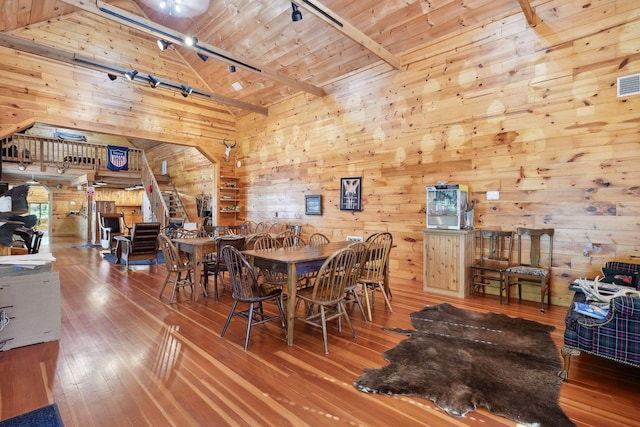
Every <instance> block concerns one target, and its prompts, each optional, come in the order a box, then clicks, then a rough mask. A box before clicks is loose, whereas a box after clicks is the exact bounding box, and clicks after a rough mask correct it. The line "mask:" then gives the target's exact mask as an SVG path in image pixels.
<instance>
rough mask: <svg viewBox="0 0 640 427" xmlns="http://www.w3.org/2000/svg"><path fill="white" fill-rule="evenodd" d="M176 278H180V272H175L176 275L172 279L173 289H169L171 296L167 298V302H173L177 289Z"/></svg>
mask: <svg viewBox="0 0 640 427" xmlns="http://www.w3.org/2000/svg"><path fill="white" fill-rule="evenodd" d="M178 280H180V273H177V274H176V277H175V278H174V279H173V289H172V290H171V298H169V304H173V299H174V298H175V296H176V290H177V289H178Z"/></svg>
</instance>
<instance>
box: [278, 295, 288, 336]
mask: <svg viewBox="0 0 640 427" xmlns="http://www.w3.org/2000/svg"><path fill="white" fill-rule="evenodd" d="M283 296H284V293H282V294H280V296H279V297H278V298H276V305H277V306H278V311H279V312H280V320H281V323H282V327H283V328H286V327H287V316H286V315H285V314H284V301H283Z"/></svg>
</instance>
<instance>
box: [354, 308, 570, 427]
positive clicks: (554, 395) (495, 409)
mask: <svg viewBox="0 0 640 427" xmlns="http://www.w3.org/2000/svg"><path fill="white" fill-rule="evenodd" d="M410 318H411V323H412V324H413V326H414V327H415V330H403V329H388V330H390V331H393V332H398V333H403V334H406V335H409V336H410V338H408V339H406V340H404V341H402V342H400V343H399V344H398V345H397V346H396V347H394V348H392V349H391V350H388V351H386V352H385V353H384V354H383V357H384V358H385V359H386V360H387V361H388V362H389V364H388V365H387V366H384V367H382V368H381V369H365V370H364V371H365V373H364V374H363V375H361V376H360V377H358V379H357V380H356V381H355V383H354V386H355V387H356V388H358V389H359V390H361V391H363V392H367V393H381V394H399V395H413V396H419V397H423V398H427V399H429V400H432V401H433V402H434V403H435V404H436V405H437V406H439V407H440V408H442V409H443V410H445V411H446V412H447V413H449V414H450V415H452V416H455V417H462V416H464V415H465V414H466V413H467V412H469V411H473V410H475V409H476V408H478V407H485V408H487V410H489V411H490V412H492V413H494V414H496V415H500V416H504V417H506V418H509V419H511V420H514V421H517V422H519V423H521V424H525V425H530V426H553V427H561V426H574V423H573V422H571V420H570V419H569V418H568V417H567V416H566V415H565V413H564V412H563V411H562V408H560V406H559V405H558V396H559V393H560V384H561V382H562V380H561V379H560V378H559V377H558V376H557V375H556V372H558V371H559V370H560V369H562V363H561V361H560V356H559V353H558V349H557V348H556V346H555V344H554V342H553V341H552V339H551V335H550V333H551V331H553V330H554V328H553V327H552V326H547V325H543V324H540V323H538V322H534V321H530V320H525V319H518V318H511V317H509V316H506V315H504V314H496V313H477V312H474V311H468V310H462V309H458V308H455V307H453V306H451V305H449V304H440V305H437V306H427V307H425V308H424V309H423V310H421V311H418V312H415V313H412V314H411V315H410Z"/></svg>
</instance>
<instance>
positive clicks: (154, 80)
mask: <svg viewBox="0 0 640 427" xmlns="http://www.w3.org/2000/svg"><path fill="white" fill-rule="evenodd" d="M147 79H148V80H149V86H151V87H153V88H156V87H158V86H160V83H161V82H160V79H159V78H157V77H154V76H152V75H151V74H149V75H148V76H147Z"/></svg>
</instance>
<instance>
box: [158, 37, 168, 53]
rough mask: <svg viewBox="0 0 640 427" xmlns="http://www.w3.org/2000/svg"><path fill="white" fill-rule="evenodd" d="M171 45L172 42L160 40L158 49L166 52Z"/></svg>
mask: <svg viewBox="0 0 640 427" xmlns="http://www.w3.org/2000/svg"><path fill="white" fill-rule="evenodd" d="M170 45H171V42H168V41H166V40H163V39H158V49H160V50H161V51H163V52H164V51H165V50H166V49H167V48H168V47H169V46H170Z"/></svg>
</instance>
